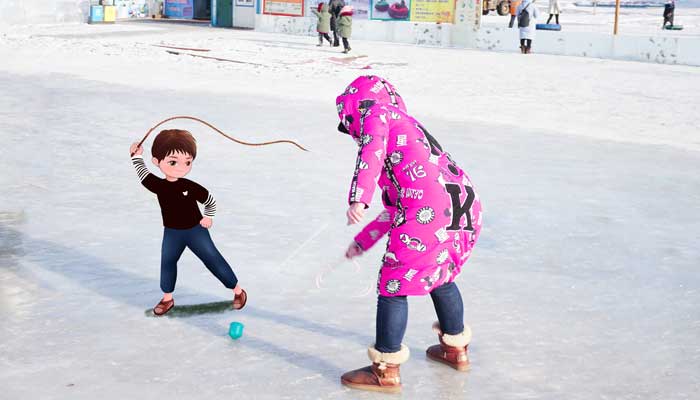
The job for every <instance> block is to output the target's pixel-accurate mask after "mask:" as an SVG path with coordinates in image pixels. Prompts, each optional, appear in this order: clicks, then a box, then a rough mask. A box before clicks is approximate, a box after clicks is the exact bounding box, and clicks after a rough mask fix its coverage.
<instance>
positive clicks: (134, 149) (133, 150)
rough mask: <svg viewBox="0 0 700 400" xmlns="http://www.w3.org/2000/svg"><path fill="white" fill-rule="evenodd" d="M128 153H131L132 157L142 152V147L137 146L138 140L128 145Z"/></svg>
mask: <svg viewBox="0 0 700 400" xmlns="http://www.w3.org/2000/svg"><path fill="white" fill-rule="evenodd" d="M129 154H131V156H132V157H133V156H140V155H141V154H143V147H141V146H139V143H138V142H134V143H133V144H132V145H131V147H129Z"/></svg>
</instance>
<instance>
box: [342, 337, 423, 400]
mask: <svg viewBox="0 0 700 400" xmlns="http://www.w3.org/2000/svg"><path fill="white" fill-rule="evenodd" d="M367 354H368V355H369V360H370V361H372V365H370V366H367V367H364V368H360V369H356V370H354V371H350V372H346V373H344V374H343V376H342V377H341V378H340V382H341V383H342V384H343V385H345V386H347V387H350V388H353V389H360V390H369V391H372V392H384V393H399V392H400V391H401V373H400V371H399V366H400V365H401V364H403V363H405V362H406V361H407V360H408V357H409V355H410V352H409V350H408V347H406V346H404V345H401V350H399V351H397V352H396V353H381V352H379V351H378V350H376V349H375V348H374V346H372V347H370V348H369V349H367Z"/></svg>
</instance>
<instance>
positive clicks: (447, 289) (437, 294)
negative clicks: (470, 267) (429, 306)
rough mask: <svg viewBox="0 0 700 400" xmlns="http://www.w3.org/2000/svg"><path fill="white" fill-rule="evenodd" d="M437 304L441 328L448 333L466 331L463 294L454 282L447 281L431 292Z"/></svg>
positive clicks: (436, 310) (436, 308)
mask: <svg viewBox="0 0 700 400" xmlns="http://www.w3.org/2000/svg"><path fill="white" fill-rule="evenodd" d="M430 297H431V298H432V300H433V305H434V306H435V312H436V313H437V317H438V321H440V330H441V331H442V332H443V333H446V334H448V335H458V334H460V333H462V332H463V331H464V304H463V303H462V295H461V294H460V293H459V289H458V288H457V285H456V284H455V283H454V282H451V283H446V284H444V285H442V286H440V287H438V288H437V289H434V290H433V291H432V292H430Z"/></svg>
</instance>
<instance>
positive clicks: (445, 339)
mask: <svg viewBox="0 0 700 400" xmlns="http://www.w3.org/2000/svg"><path fill="white" fill-rule="evenodd" d="M433 330H435V331H436V332H437V334H438V339H439V340H440V344H436V345H434V346H430V347H429V348H428V349H427V350H426V351H425V354H426V355H427V356H428V358H429V359H431V360H433V361H437V362H440V363H443V364H445V365H449V366H450V367H452V368H454V369H456V370H457V371H467V370H469V356H468V355H467V350H468V348H469V342H470V341H471V338H472V333H471V330H470V329H469V327H468V326H465V327H464V331H463V332H462V333H460V334H458V335H448V334H443V333H442V331H441V330H440V324H439V323H437V322H436V323H435V324H433Z"/></svg>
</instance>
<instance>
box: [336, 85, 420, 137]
mask: <svg viewBox="0 0 700 400" xmlns="http://www.w3.org/2000/svg"><path fill="white" fill-rule="evenodd" d="M335 104H336V106H337V108H338V117H339V118H340V124H339V125H338V130H339V131H340V132H343V133H347V134H350V135H351V136H353V137H354V138H358V137H359V136H360V120H361V119H362V117H363V116H364V114H365V112H366V111H367V109H368V108H370V107H371V106H373V105H375V104H389V105H393V106H395V107H397V108H399V109H400V110H401V111H404V112H405V111H406V105H405V104H404V102H403V99H401V96H399V94H398V93H397V92H396V89H395V88H394V85H392V84H391V83H389V82H388V81H387V80H386V79H384V78H381V77H379V76H376V75H365V76H361V77H359V78H357V79H355V80H354V81H352V82H351V83H350V85H348V87H347V88H346V89H345V91H344V92H343V93H342V94H341V95H340V96H338V97H337V98H336V99H335Z"/></svg>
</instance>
